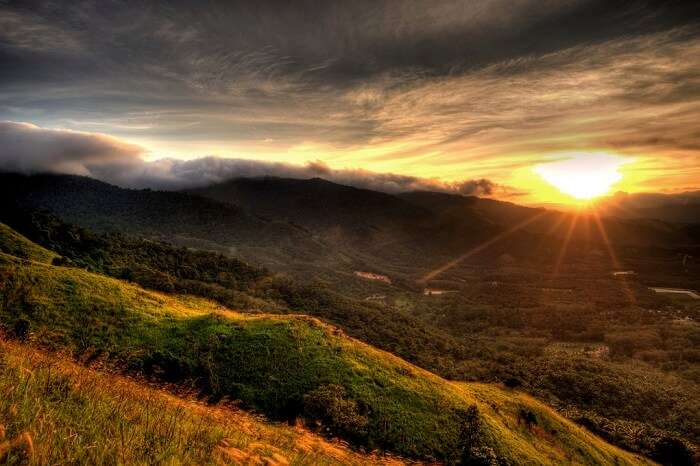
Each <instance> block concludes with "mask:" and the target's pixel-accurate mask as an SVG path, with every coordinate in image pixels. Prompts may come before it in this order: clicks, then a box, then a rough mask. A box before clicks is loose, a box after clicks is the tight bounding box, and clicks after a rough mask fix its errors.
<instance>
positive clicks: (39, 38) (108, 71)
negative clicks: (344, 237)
mask: <svg viewBox="0 0 700 466" xmlns="http://www.w3.org/2000/svg"><path fill="white" fill-rule="evenodd" d="M0 3H2V8H3V12H2V15H0V26H3V25H4V26H5V27H4V28H3V27H0V62H2V63H3V65H5V66H3V67H0V89H2V92H0V120H12V121H32V122H34V123H36V124H39V125H42V126H46V127H62V128H70V129H74V130H77V131H90V132H105V133H109V134H111V135H114V136H118V137H121V138H124V139H125V140H129V141H138V142H139V143H140V144H142V145H143V146H144V148H145V150H148V152H149V154H151V156H152V155H153V154H156V155H157V156H158V157H164V156H169V157H174V158H178V157H179V158H189V157H191V154H216V155H219V156H226V157H233V156H239V157H242V158H246V159H247V158H256V159H271V160H287V161H293V162H296V163H302V162H304V161H306V160H314V159H316V158H321V159H323V160H324V161H326V162H327V163H330V164H331V165H332V166H334V167H337V166H354V167H363V168H365V169H368V170H371V171H373V172H395V173H403V174H408V175H418V176H419V177H422V176H427V177H439V178H441V179H443V180H450V182H458V181H459V178H461V177H466V178H476V179H479V178H482V177H483V178H487V179H489V180H493V181H494V182H496V183H498V184H499V185H502V184H511V183H514V182H515V181H514V180H516V178H514V177H512V173H513V172H514V171H517V170H519V169H522V168H523V167H529V166H533V165H536V164H538V163H541V162H543V161H544V160H546V159H547V157H548V156H549V154H551V153H557V152H561V151H569V150H574V151H606V150H607V151H611V152H615V153H620V154H622V155H630V156H633V157H635V159H636V160H639V163H640V164H641V166H643V167H644V169H645V170H647V173H649V176H647V177H645V178H643V179H642V178H641V177H640V178H639V179H640V181H639V183H646V185H645V186H640V189H641V188H645V189H658V188H659V186H660V185H662V184H663V185H674V186H676V187H680V186H685V187H691V186H692V185H694V184H695V185H697V179H700V178H699V177H700V162H699V161H700V155H699V154H700V133H699V132H698V131H697V124H696V122H697V121H698V119H700V71H698V70H700V66H698V64H700V34H699V32H700V24H699V20H700V2H668V1H661V0H644V1H641V0H640V1H634V0H633V1H626V2H610V1H609V0H513V1H511V0H484V1H480V2H464V1H462V0H445V1H441V2H424V1H423V0H357V1H354V2H347V1H336V0H323V1H322V0H299V1H296V2H287V3H280V2H277V1H273V0H269V1H268V0H260V1H258V2H255V5H254V6H252V5H251V3H250V2H246V1H235V0H232V1H218V0H212V1H211V2H207V4H206V6H202V5H201V2H197V1H190V0H180V1H178V2H172V3H170V2H167V5H165V4H164V3H165V2H159V1H156V2H148V5H147V6H144V5H136V4H129V3H128V2H127V3H121V2H119V3H116V2H114V3H113V2H112V1H111V0H101V1H96V0H76V1H75V2H70V4H66V5H61V6H60V7H57V5H56V3H55V2H52V1H42V0H34V1H32V2H1V1H0ZM164 164H165V165H168V164H167V163H164ZM171 165H177V164H176V163H174V162H173V163H171ZM152 169H154V168H152ZM317 169H320V168H319V167H317ZM143 176H146V175H143ZM163 176H164V177H165V178H166V179H167V177H168V176H172V175H170V174H167V175H165V174H164V175H163ZM344 176H348V177H349V176H350V175H344ZM409 178H410V177H409ZM421 179H422V178H421ZM404 182H405V180H400V181H396V180H394V179H392V178H391V177H388V178H386V179H383V180H382V181H381V184H382V185H386V186H391V185H392V184H398V185H402V183H404ZM376 183H380V181H379V180H377V181H376ZM468 188H470V187H469V186H467V187H466V189H467V190H468ZM475 188H476V189H477V190H480V191H484V190H488V188H486V187H479V186H476V187H475ZM524 188H527V187H524ZM387 189H388V188H387ZM484 192H485V191H484Z"/></svg>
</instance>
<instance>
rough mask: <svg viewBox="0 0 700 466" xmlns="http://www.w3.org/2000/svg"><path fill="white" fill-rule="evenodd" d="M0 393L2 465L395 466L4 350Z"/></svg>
mask: <svg viewBox="0 0 700 466" xmlns="http://www.w3.org/2000/svg"><path fill="white" fill-rule="evenodd" d="M0 393H2V397H0V462H2V464H25V461H26V460H28V459H29V460H30V461H29V462H30V464H42V465H48V464H93V465H98V464H202V465H204V464H207V465H208V464H241V463H243V464H268V465H274V466H282V465H286V464H295V465H341V464H348V465H365V464H385V465H391V464H401V461H399V460H398V459H394V458H390V457H378V456H375V455H369V454H359V453H356V452H353V451H351V450H350V449H349V448H347V446H345V445H342V444H340V443H338V442H331V441H328V440H325V439H323V438H322V437H319V436H317V435H314V434H312V433H311V432H309V431H308V430H306V429H303V428H302V427H300V426H296V427H290V426H287V425H284V424H276V423H270V422H269V421H266V420H264V419H262V418H260V417H258V416H253V415H250V414H248V413H246V412H244V411H241V410H238V409H235V408H232V407H229V406H225V405H219V406H212V405H204V404H202V403H199V402H197V401H196V400H195V399H192V398H191V397H186V396H174V395H172V394H171V393H169V392H166V391H164V390H161V389H157V388H152V387H149V386H147V385H145V384H143V383H140V382H139V381H137V380H133V379H127V378H125V377H122V376H119V375H115V374H108V373H103V372H97V371H95V370H90V369H85V368H83V367H81V366H79V365H77V364H74V363H72V362H70V361H69V360H67V359H66V358H61V357H57V356H49V355H47V354H45V353H43V352H41V351H37V350H35V349H31V348H29V347H27V346H24V345H19V344H17V343H13V342H8V341H4V340H0ZM8 439H9V440H8ZM5 441H9V442H10V443H9V444H5V443H4V442H5Z"/></svg>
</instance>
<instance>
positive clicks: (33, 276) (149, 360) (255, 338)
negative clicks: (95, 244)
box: [0, 254, 644, 464]
mask: <svg viewBox="0 0 700 466" xmlns="http://www.w3.org/2000/svg"><path fill="white" fill-rule="evenodd" d="M0 278H1V280H0V283H1V284H2V285H1V288H0V294H1V295H2V300H0V302H1V303H2V308H1V309H0V321H1V322H2V325H3V327H4V328H5V330H6V331H7V332H8V333H9V334H11V335H14V336H15V337H16V338H18V339H22V340H25V341H27V342H30V343H32V344H34V345H39V346H42V347H45V348H49V349H51V350H56V351H63V352H67V353H69V354H70V355H72V356H73V357H75V358H77V359H79V360H81V361H84V362H90V361H101V362H103V363H104V364H107V365H108V366H110V367H114V368H119V369H121V370H123V371H126V372H129V373H134V374H142V375H144V376H146V377H150V378H153V379H156V380H160V381H165V382H171V383H176V384H179V385H180V386H185V385H187V386H195V387H197V388H198V389H199V390H200V391H201V392H202V393H203V394H205V395H207V396H208V397H209V398H210V399H219V398H223V397H225V398H229V399H232V400H240V401H241V402H242V403H243V405H244V406H245V407H248V408H251V409H254V410H257V411H260V412H263V413H265V414H266V415H268V416H269V417H271V418H273V419H279V420H292V419H295V418H299V417H301V418H303V419H305V421H306V423H307V424H308V425H312V426H321V427H319V428H322V429H323V430H324V431H325V432H327V433H330V434H333V435H336V436H340V437H342V438H345V439H347V440H349V441H351V442H352V443H353V444H354V445H357V446H364V447H368V448H371V449H381V450H386V451H390V452H394V453H397V454H399V455H402V456H406V457H411V458H416V459H426V460H430V459H437V460H442V461H449V462H453V461H459V460H460V459H461V460H468V461H481V462H482V463H483V464H489V463H488V462H489V461H491V459H500V460H501V462H505V463H508V464H526V463H533V464H537V463H539V464H561V463H574V464H591V463H598V464H600V463H602V464H606V463H607V464H612V463H617V464H639V463H644V460H642V459H640V458H639V457H636V456H633V455H631V454H629V453H625V452H623V451H621V450H619V449H617V448H615V447H612V446H610V445H609V444H607V443H605V442H603V441H602V440H600V439H599V438H597V437H595V436H593V435H592V434H590V433H588V432H587V431H585V430H584V429H582V428H581V427H578V426H576V425H574V424H573V423H572V422H570V421H567V420H565V419H564V418H563V417H561V416H559V415H557V414H556V413H555V412H553V411H552V410H551V409H549V408H547V407H546V406H544V405H543V404H541V403H539V402H536V401H535V400H533V399H531V398H529V397H527V396H525V395H522V394H520V393H517V392H513V391H509V390H503V389H500V388H498V387H496V386H491V385H482V384H462V383H452V382H448V381H446V380H444V379H441V378H439V377H437V376H436V375H434V374H432V373H430V372H427V371H425V370H422V369H419V368H417V367H415V366H413V365H411V364H409V363H407V362H405V361H403V360H401V359H399V358H397V357H395V356H393V355H391V354H389V353H385V352H383V351H380V350H377V349H374V348H372V347H370V346H368V345H366V344H363V343H360V342H359V341H356V340H354V339H351V338H348V337H346V336H345V335H344V334H343V333H342V332H340V331H339V330H337V329H336V328H334V327H331V326H328V325H326V324H323V323H321V322H320V321H318V320H316V319H313V318H310V317H307V316H303V315H284V316H280V315H267V314H254V315H251V314H242V313H239V312H234V311H231V310H228V309H225V308H223V307H221V306H220V305H218V304H215V303H214V302H211V301H208V300H205V299H201V298H193V297H190V296H173V295H166V294H161V293H156V292H149V291H146V290H143V289H142V288H139V287H137V286H135V285H131V284H127V283H125V282H122V281H119V280H116V279H112V278H107V277H104V276H101V275H97V274H93V273H89V272H86V271H84V270H80V269H75V268H68V267H56V266H51V265H47V264H40V263H36V262H29V261H26V260H22V259H19V258H15V257H13V256H10V255H7V254H2V256H1V257H0ZM299 311H300V312H303V309H300V310H299Z"/></svg>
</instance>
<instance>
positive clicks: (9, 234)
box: [0, 223, 58, 264]
mask: <svg viewBox="0 0 700 466" xmlns="http://www.w3.org/2000/svg"><path fill="white" fill-rule="evenodd" d="M0 252H4V253H6V254H10V255H12V256H16V257H21V258H23V259H29V260H33V261H36V262H45V263H48V264H50V263H51V261H52V260H53V258H54V257H58V254H56V253H55V252H52V251H49V250H48V249H45V248H43V247H41V246H39V245H38V244H36V243H33V242H31V241H29V240H28V239H27V238H25V237H24V236H22V235H20V234H19V233H17V232H16V231H15V230H13V229H12V228H10V227H8V226H7V225H5V224H4V223H0Z"/></svg>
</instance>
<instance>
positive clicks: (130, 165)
mask: <svg viewBox="0 0 700 466" xmlns="http://www.w3.org/2000/svg"><path fill="white" fill-rule="evenodd" d="M144 155H145V151H144V149H143V148H141V147H139V146H137V145H134V144H129V143H126V142H123V141H121V140H119V139H117V138H114V137H111V136H107V135H104V134H99V133H85V132H76V131H70V130H62V129H45V128H40V127H38V126H36V125H33V124H30V123H18V122H7V121H6V122H0V170H3V171H11V172H21V173H41V172H49V173H68V174H76V175H84V176H90V177H93V178H97V179H100V180H103V181H106V182H109V183H113V184H117V185H120V186H124V187H130V188H155V189H167V190H177V189H184V188H193V187H199V186H206V185H209V184H213V183H220V182H223V181H226V180H228V179H231V178H239V177H264V176H274V177H283V178H299V179H307V178H315V177H320V178H324V179H326V180H329V181H333V182H336V183H340V184H345V185H349V186H355V187H358V188H364V189H372V190H376V191H383V192H388V193H398V192H404V191H413V190H430V191H443V192H453V193H459V194H465V195H466V194H469V195H485V196H490V195H496V194H502V195H508V193H509V191H508V189H507V188H506V187H502V186H499V185H497V184H495V183H493V182H492V181H489V180H487V179H478V180H463V181H459V182H444V181H441V180H438V179H428V178H420V177H414V176H406V175H398V174H393V173H375V172H371V171H367V170H362V169H333V168H331V167H330V166H329V165H328V164H326V163H325V162H323V161H321V160H314V161H309V162H307V163H306V164H304V165H295V164H290V163H282V162H271V161H263V160H249V159H235V158H221V157H201V158H195V159H192V160H179V159H172V158H164V159H159V160H154V161H147V160H145V159H144V158H143V156H144Z"/></svg>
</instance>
